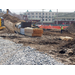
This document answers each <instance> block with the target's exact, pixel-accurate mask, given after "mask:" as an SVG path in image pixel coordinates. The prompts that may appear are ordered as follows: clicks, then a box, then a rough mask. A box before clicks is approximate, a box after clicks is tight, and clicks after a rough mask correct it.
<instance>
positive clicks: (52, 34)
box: [0, 14, 75, 65]
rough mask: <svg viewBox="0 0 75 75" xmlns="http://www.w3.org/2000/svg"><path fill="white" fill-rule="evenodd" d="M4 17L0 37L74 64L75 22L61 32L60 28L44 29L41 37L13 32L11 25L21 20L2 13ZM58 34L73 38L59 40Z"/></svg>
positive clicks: (65, 62) (68, 63)
mask: <svg viewBox="0 0 75 75" xmlns="http://www.w3.org/2000/svg"><path fill="white" fill-rule="evenodd" d="M4 19H5V26H6V28H5V29H3V30H0V37H3V38H4V39H8V40H11V41H14V42H15V43H22V44H23V45H24V46H30V47H33V48H35V49H36V50H38V51H40V52H42V53H47V54H48V55H50V56H52V57H53V58H55V59H56V60H57V61H60V62H63V63H64V64H67V65H75V31H74V29H75V24H72V25H70V26H69V27H68V28H66V29H65V30H63V33H62V34H61V30H56V29H52V30H45V31H44V33H43V36H42V37H29V36H25V35H21V34H15V33H14V28H13V26H14V25H15V24H16V23H18V22H22V21H21V20H19V19H17V18H15V17H12V16H10V15H7V14H5V15H4ZM72 26H73V27H72ZM70 28H71V29H70ZM60 36H69V37H72V38H73V40H69V41H65V40H61V39H60V38H59V37H60Z"/></svg>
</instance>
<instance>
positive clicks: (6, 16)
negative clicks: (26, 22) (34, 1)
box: [3, 14, 20, 23]
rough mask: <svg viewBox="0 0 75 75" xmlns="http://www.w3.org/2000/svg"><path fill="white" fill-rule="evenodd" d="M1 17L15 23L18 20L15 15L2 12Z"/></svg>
mask: <svg viewBox="0 0 75 75" xmlns="http://www.w3.org/2000/svg"><path fill="white" fill-rule="evenodd" d="M3 18H4V19H5V20H9V21H10V22H12V23H16V22H18V21H19V20H20V19H18V18H17V17H13V16H11V15H9V14H4V15H3Z"/></svg>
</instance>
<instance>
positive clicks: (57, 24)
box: [56, 9, 58, 25]
mask: <svg viewBox="0 0 75 75" xmlns="http://www.w3.org/2000/svg"><path fill="white" fill-rule="evenodd" d="M56 24H57V25H58V9H57V23H56Z"/></svg>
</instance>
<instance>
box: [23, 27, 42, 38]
mask: <svg viewBox="0 0 75 75" xmlns="http://www.w3.org/2000/svg"><path fill="white" fill-rule="evenodd" d="M24 31H25V35H27V36H36V37H41V36H42V34H43V29H41V28H29V27H28V28H24Z"/></svg>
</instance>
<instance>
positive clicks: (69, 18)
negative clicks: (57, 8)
mask: <svg viewBox="0 0 75 75" xmlns="http://www.w3.org/2000/svg"><path fill="white" fill-rule="evenodd" d="M57 21H58V24H72V23H73V22H75V12H74V13H63V14H62V13H59V15H58V17H55V24H57Z"/></svg>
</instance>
